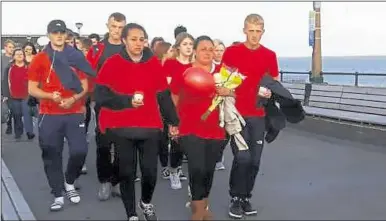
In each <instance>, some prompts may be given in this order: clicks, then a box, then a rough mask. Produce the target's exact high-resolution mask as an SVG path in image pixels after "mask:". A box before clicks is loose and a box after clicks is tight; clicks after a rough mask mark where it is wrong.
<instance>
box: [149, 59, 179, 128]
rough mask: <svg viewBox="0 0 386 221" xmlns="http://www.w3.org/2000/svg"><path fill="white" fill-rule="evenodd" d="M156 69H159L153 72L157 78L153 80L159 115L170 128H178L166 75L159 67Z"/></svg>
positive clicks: (174, 106)
mask: <svg viewBox="0 0 386 221" xmlns="http://www.w3.org/2000/svg"><path fill="white" fill-rule="evenodd" d="M157 67H158V68H159V71H157V72H155V73H158V74H157V75H156V76H157V78H156V79H155V80H156V82H157V86H158V88H157V91H158V93H157V99H158V104H159V106H160V112H161V115H162V117H163V119H165V122H166V124H168V125H171V126H178V124H179V119H178V115H177V110H176V105H175V102H174V101H173V99H172V93H171V91H170V90H169V88H168V83H167V79H166V74H165V72H164V71H163V70H164V69H163V68H162V67H161V65H157ZM175 77H176V76H175ZM173 79H175V78H173ZM172 81H173V80H172ZM177 103H178V102H177Z"/></svg>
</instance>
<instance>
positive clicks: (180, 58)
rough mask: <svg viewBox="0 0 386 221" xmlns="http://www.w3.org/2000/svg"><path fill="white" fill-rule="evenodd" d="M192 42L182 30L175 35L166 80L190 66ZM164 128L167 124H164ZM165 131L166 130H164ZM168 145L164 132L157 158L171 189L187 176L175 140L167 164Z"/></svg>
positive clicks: (189, 36) (181, 154)
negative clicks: (172, 53) (172, 54)
mask: <svg viewBox="0 0 386 221" xmlns="http://www.w3.org/2000/svg"><path fill="white" fill-rule="evenodd" d="M193 42H194V38H193V36H191V35H190V34H188V33H186V32H183V33H180V34H178V35H177V38H176V43H175V44H174V48H175V53H176V57H175V58H173V59H168V60H166V61H165V63H164V69H165V73H166V75H167V78H168V82H170V80H171V79H172V78H173V77H179V76H182V74H183V73H184V71H185V70H186V69H188V68H190V67H192V64H191V59H192V55H193ZM164 127H165V128H167V127H168V125H164ZM164 131H167V130H164ZM168 145H169V139H168V134H166V132H165V133H164V135H163V139H162V140H161V146H160V151H159V153H160V154H159V158H160V161H161V166H162V170H161V174H162V177H163V178H164V179H168V178H169V179H170V186H171V188H172V189H181V188H182V185H181V180H187V177H186V176H185V175H184V174H183V173H182V167H181V166H182V159H183V152H182V150H181V148H180V147H179V144H178V143H176V142H175V141H173V140H171V141H170V146H171V147H170V169H169V168H168V167H167V166H168V149H169V148H168Z"/></svg>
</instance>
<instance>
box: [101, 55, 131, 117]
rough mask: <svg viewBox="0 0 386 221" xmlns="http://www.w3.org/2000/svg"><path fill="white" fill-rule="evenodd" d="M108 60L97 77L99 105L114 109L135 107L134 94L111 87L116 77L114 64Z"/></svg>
mask: <svg viewBox="0 0 386 221" xmlns="http://www.w3.org/2000/svg"><path fill="white" fill-rule="evenodd" d="M111 64H112V63H111V62H110V61H109V60H107V61H106V62H105V63H104V64H103V66H102V68H101V69H100V71H99V73H98V75H97V77H96V79H95V83H96V84H95V89H94V99H95V103H96V104H97V105H99V106H102V107H106V108H109V109H112V110H122V109H125V108H133V105H132V101H133V96H132V95H124V94H119V93H117V92H116V91H114V89H113V88H111V81H114V80H119V79H114V71H115V70H114V64H112V65H111Z"/></svg>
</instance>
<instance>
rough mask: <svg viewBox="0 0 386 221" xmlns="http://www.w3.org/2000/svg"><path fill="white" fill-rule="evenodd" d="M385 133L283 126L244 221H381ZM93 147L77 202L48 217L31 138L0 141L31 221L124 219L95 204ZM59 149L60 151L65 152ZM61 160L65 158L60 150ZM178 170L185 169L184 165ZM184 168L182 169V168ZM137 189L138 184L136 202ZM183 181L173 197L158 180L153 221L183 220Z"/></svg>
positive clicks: (224, 185) (222, 176) (222, 194)
mask: <svg viewBox="0 0 386 221" xmlns="http://www.w3.org/2000/svg"><path fill="white" fill-rule="evenodd" d="M384 134H385V132H384V131H378V130H372V129H365V128H359V127H355V126H348V125H340V124H336V123H331V122H325V121H321V120H315V119H310V118H308V119H307V120H305V121H304V122H302V123H301V124H299V125H288V127H287V128H286V129H285V130H284V131H283V132H281V133H280V135H279V137H278V139H277V140H276V141H275V142H273V143H272V144H267V145H266V147H265V149H264V153H263V158H262V166H261V172H260V175H259V176H258V178H257V180H256V185H255V189H254V193H253V194H254V196H253V198H252V203H253V204H254V205H256V206H257V208H258V209H259V213H258V215H257V216H256V217H251V218H247V219H250V220H256V219H258V220H268V219H270V220H303V219H308V220H327V219H331V220H332V219H342V220H343V219H344V220H349V219H356V220H382V219H383V220H384V219H386V209H385V208H386V176H385V174H386V173H385V171H386V139H385V138H384V137H385V136H384ZM95 148H96V147H95V142H94V141H92V142H91V143H90V147H89V155H88V157H87V167H88V170H89V173H88V174H87V175H84V176H81V178H80V180H79V184H80V185H81V190H80V193H81V195H82V201H81V203H80V204H79V205H75V206H74V205H70V204H69V202H68V201H66V205H65V209H64V210H63V211H61V212H56V213H53V212H50V211H49V205H50V204H51V200H52V198H51V197H52V196H51V195H50V189H49V187H48V184H47V181H46V177H45V174H44V172H43V164H42V160H41V156H40V155H41V151H40V149H39V147H38V145H37V139H35V141H33V142H28V141H23V142H14V141H13V137H12V136H10V135H4V126H3V136H2V157H3V159H4V161H5V163H6V165H7V166H8V168H9V170H10V171H11V173H12V174H13V176H14V178H15V180H16V182H17V184H18V186H19V188H20V190H21V191H22V193H23V195H24V197H25V199H26V201H27V203H28V204H29V206H30V207H31V210H32V211H33V213H34V215H35V217H36V218H37V219H38V220H125V219H126V217H125V213H124V209H123V205H122V203H121V201H120V199H119V198H113V199H111V200H109V201H106V202H100V201H98V199H97V195H96V192H97V189H98V181H97V177H96V168H95V152H96V151H95ZM65 150H67V149H66V148H65ZM64 155H65V159H67V151H64ZM231 163H232V153H231V151H230V149H229V148H227V149H226V151H225V165H226V170H224V171H218V172H216V174H215V180H214V184H213V188H212V192H211V196H210V200H211V209H212V211H213V213H214V215H215V219H217V220H224V219H225V220H228V219H229V218H228V215H227V212H228V204H229V196H228V178H229V169H230V166H231ZM184 167H186V166H185V165H184ZM184 169H186V168H184ZM138 196H140V185H139V183H138V184H137V198H138ZM186 201H187V182H183V189H181V190H172V189H171V188H170V184H169V181H167V180H162V179H161V178H160V177H159V179H158V183H157V188H156V190H155V195H154V199H153V203H154V204H155V205H156V211H157V215H158V217H159V219H160V220H187V219H189V216H190V211H189V210H188V209H187V208H185V203H186Z"/></svg>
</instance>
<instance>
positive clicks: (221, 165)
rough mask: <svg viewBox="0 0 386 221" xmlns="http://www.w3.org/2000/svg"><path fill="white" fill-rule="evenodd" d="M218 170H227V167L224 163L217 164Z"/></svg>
mask: <svg viewBox="0 0 386 221" xmlns="http://www.w3.org/2000/svg"><path fill="white" fill-rule="evenodd" d="M215 169H216V170H225V166H224V164H223V163H222V162H218V163H216V168H215Z"/></svg>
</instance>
